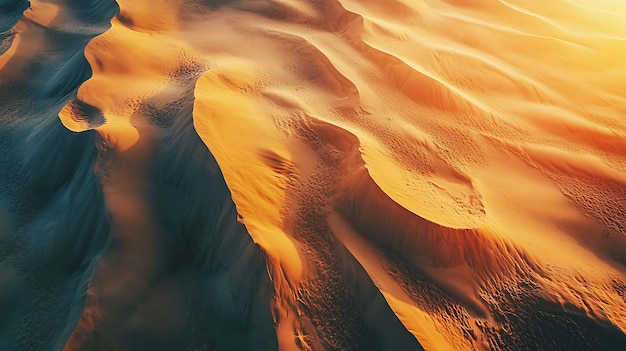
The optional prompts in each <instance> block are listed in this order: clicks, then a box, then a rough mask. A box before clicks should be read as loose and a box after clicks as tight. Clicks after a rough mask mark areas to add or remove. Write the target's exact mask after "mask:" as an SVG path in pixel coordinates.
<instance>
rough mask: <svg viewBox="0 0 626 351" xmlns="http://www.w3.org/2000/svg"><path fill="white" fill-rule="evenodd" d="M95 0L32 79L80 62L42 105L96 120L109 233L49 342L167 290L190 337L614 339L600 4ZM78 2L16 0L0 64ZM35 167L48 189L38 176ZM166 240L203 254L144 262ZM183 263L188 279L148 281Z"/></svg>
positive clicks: (617, 67) (609, 53) (618, 148)
mask: <svg viewBox="0 0 626 351" xmlns="http://www.w3.org/2000/svg"><path fill="white" fill-rule="evenodd" d="M118 2H119V4H120V5H119V6H120V10H119V13H117V14H116V15H115V17H114V18H113V20H112V23H111V27H110V28H108V30H106V32H104V33H103V34H102V35H99V36H97V37H96V38H94V39H93V40H91V41H90V42H89V44H88V45H87V47H86V49H85V51H84V57H83V56H82V55H81V54H76V55H74V56H72V58H71V59H70V60H69V61H67V62H63V63H62V64H61V63H59V62H54V65H55V66H54V67H60V69H58V72H57V73H56V74H55V75H54V76H53V77H54V79H50V81H51V82H50V83H49V84H45V87H44V88H42V96H44V97H45V100H46V101H48V100H49V104H50V105H51V106H53V107H52V108H50V110H54V109H56V105H55V104H57V105H58V104H62V103H65V101H67V99H69V98H70V96H72V95H73V94H74V90H75V85H76V84H77V83H76V82H79V81H81V79H82V80H84V77H85V76H86V75H87V73H89V72H87V71H88V70H87V67H86V66H85V64H84V62H83V61H84V59H85V58H86V60H87V62H88V63H89V68H90V69H91V72H92V73H93V74H92V76H91V78H90V79H89V80H87V81H86V82H85V83H84V84H82V85H81V86H80V88H79V89H78V91H77V93H76V95H77V96H76V99H75V100H74V101H72V102H70V103H68V104H66V105H64V106H63V107H62V108H61V106H58V107H59V108H60V109H61V111H60V113H59V118H60V120H61V122H62V123H63V125H64V126H65V127H66V128H67V129H69V130H71V131H73V132H87V133H90V134H88V135H90V136H91V135H94V136H96V137H95V140H94V141H93V143H94V144H95V145H96V146H97V148H98V149H97V155H98V157H97V163H96V164H95V173H96V174H97V175H98V181H99V183H100V184H99V186H101V187H102V193H103V197H104V200H103V201H104V202H103V204H102V206H105V204H106V212H107V217H106V222H107V223H109V222H110V224H111V226H112V230H111V231H110V235H111V237H112V240H114V241H115V242H120V243H123V245H120V246H118V247H114V248H113V249H110V251H107V252H106V253H105V255H103V256H102V257H100V256H98V257H97V259H95V262H94V265H96V267H93V268H94V269H95V273H94V276H93V277H91V280H90V283H89V289H88V290H87V297H86V299H87V301H86V304H85V308H84V309H83V310H82V311H81V312H82V317H81V319H80V321H79V322H78V326H76V328H73V327H72V326H67V328H68V330H65V331H64V332H68V333H69V332H70V331H69V329H73V331H72V332H71V336H70V338H69V341H68V342H67V343H66V344H65V348H64V349H65V350H68V351H70V350H81V349H85V348H90V347H93V345H96V344H97V343H98V338H97V337H96V336H97V335H99V333H101V332H102V334H103V335H105V339H104V340H105V341H102V342H105V343H107V345H109V346H111V345H115V343H116V342H118V340H121V341H119V342H120V345H121V346H120V347H122V348H124V347H126V348H131V341H128V340H126V339H124V337H123V336H124V335H125V334H124V333H125V329H124V328H126V327H128V328H129V330H132V331H137V330H139V331H142V329H141V327H138V326H137V325H141V323H145V320H149V319H150V318H149V316H151V311H160V308H161V307H162V306H160V303H159V301H160V299H161V298H167V299H169V301H173V302H172V303H171V306H173V307H172V310H171V312H172V313H174V314H176V313H175V312H176V311H182V310H185V311H186V308H190V307H189V306H185V305H184V303H182V302H180V301H187V300H185V299H193V301H194V303H198V305H192V308H197V307H198V306H205V307H206V305H209V307H207V308H205V309H202V312H201V313H196V314H194V316H195V317H193V318H199V319H198V320H201V322H198V321H195V322H194V323H197V325H202V326H203V327H204V328H206V330H209V331H208V332H207V331H205V333H208V334H209V336H206V334H204V336H202V337H198V340H203V342H204V341H206V340H208V341H206V343H205V346H206V347H217V348H220V347H221V348H228V347H240V348H246V349H250V347H252V345H254V347H257V348H260V349H264V348H268V349H276V348H278V349H280V350H324V349H328V350H334V349H342V350H344V349H345V350H348V349H354V350H367V349H384V350H397V349H409V350H412V349H416V350H419V349H422V348H423V349H426V350H473V349H479V350H490V349H494V350H497V349H511V348H513V349H525V348H529V347H532V346H529V345H543V344H545V345H549V344H550V343H555V342H563V343H564V344H563V345H565V346H564V347H570V346H571V347H584V346H585V345H583V343H587V344H586V346H587V347H596V348H600V349H603V348H606V349H611V348H616V347H619V345H620V344H621V343H622V341H623V340H624V335H625V334H626V301H624V299H623V297H624V286H625V284H624V281H626V272H625V269H624V265H625V264H626V258H625V257H626V239H625V238H626V236H625V235H624V234H625V232H624V230H625V229H624V228H625V227H624V221H625V220H626V218H624V216H623V214H621V213H619V211H618V210H617V209H619V208H622V207H623V206H624V205H626V204H624V199H625V198H626V197H624V196H623V194H626V192H625V191H626V190H625V189H626V178H625V176H624V170H626V157H625V155H624V152H623V150H624V148H625V147H626V141H625V140H626V138H625V136H626V124H624V122H623V119H622V118H621V117H622V116H623V114H624V113H625V112H626V103H625V101H624V97H623V96H621V95H620V94H621V91H622V90H621V89H622V88H623V85H622V84H621V83H620V82H622V81H625V80H624V79H622V78H625V79H626V76H625V74H626V71H624V70H623V68H622V66H621V63H620V62H621V61H620V60H623V58H625V57H626V46H625V45H624V41H623V39H624V38H625V37H626V33H624V31H623V27H620V26H619V25H617V24H618V23H621V21H622V17H620V15H619V13H620V12H619V11H620V9H621V8H620V7H619V6H620V5H619V4H613V3H607V4H604V3H603V4H594V3H592V2H591V1H583V0H577V2H572V1H565V0H563V1H559V2H557V3H555V4H557V5H545V7H540V6H539V5H532V4H529V3H528V2H526V1H517V0H515V1H513V0H512V1H479V2H474V3H471V4H470V3H467V2H458V1H419V2H410V1H395V2H392V3H389V2H384V1H369V2H365V3H363V2H359V1H351V0H341V1H337V0H325V1H315V2H305V1H303V2H296V3H294V2H288V1H253V2H232V3H231V2H209V3H206V2H196V1H183V0H180V1H174V2H172V1H165V0H163V1H157V2H149V1H121V0H120V1H118ZM92 3H93V4H92V5H93V6H86V7H85V8H84V9H83V10H82V11H84V12H80V11H75V12H71V11H67V9H66V8H63V7H62V6H60V7H59V6H56V5H54V3H46V2H38V1H36V2H34V6H33V9H32V10H30V12H29V13H28V14H26V15H25V17H26V19H23V20H21V21H20V22H19V23H18V25H17V26H16V30H17V31H18V36H17V37H16V39H15V41H14V43H13V45H12V46H11V48H10V49H9V51H7V53H6V54H5V55H2V56H1V57H0V71H1V72H2V74H3V75H2V77H3V78H14V77H19V76H20V75H21V74H25V73H24V72H26V71H27V67H28V66H27V65H26V63H28V62H30V61H31V60H35V59H39V58H37V55H36V52H37V48H38V47H46V45H47V43H46V40H49V33H48V32H49V31H54V33H56V34H55V35H64V34H68V33H70V34H72V33H73V34H74V35H75V34H76V32H80V31H81V30H84V31H85V33H86V34H89V35H92V34H93V35H95V34H98V33H101V32H102V31H103V30H104V29H107V26H108V21H109V19H108V18H106V14H108V13H110V15H111V16H113V14H114V13H113V12H117V10H115V11H112V10H111V9H112V7H111V6H113V5H114V2H112V1H109V2H107V1H98V0H94V1H92ZM587 3H588V4H587ZM594 6H595V7H594ZM113 7H115V6H113ZM588 7H593V8H595V9H596V10H595V11H588V10H589V8H588ZM560 9H566V10H564V11H557V10H560ZM607 11H608V12H610V13H616V14H615V15H611V16H607V15H606V12H607ZM72 16H77V18H73V17H72ZM78 17H80V18H78ZM109 17H110V16H109ZM72 19H75V20H76V21H72ZM79 19H80V20H79ZM105 19H106V20H105ZM105 22H106V23H105ZM59 33H60V34H59ZM206 33H219V35H217V34H216V35H207V34H206ZM24 43H29V45H24ZM503 46H506V48H507V50H502V47H503ZM35 67H36V66H35ZM5 71H6V72H5ZM16 96H18V95H17V94H16ZM24 99H25V100H24V101H26V102H28V100H27V99H26V98H24ZM20 101H21V100H20ZM51 121H52V120H47V122H46V123H43V124H41V125H39V126H38V127H37V128H36V130H35V131H34V132H33V133H32V134H31V135H30V138H29V140H28V142H29V143H32V144H31V145H38V146H37V147H34V148H33V150H28V152H26V153H25V154H26V155H27V156H26V159H27V160H31V161H29V162H26V164H25V166H24V168H25V169H26V170H27V173H28V174H29V175H28V176H29V179H30V180H29V181H30V182H31V183H32V184H35V183H37V182H43V183H45V181H43V180H41V179H40V178H41V177H40V176H38V175H37V174H36V171H35V170H36V168H37V167H36V166H35V165H36V164H38V163H37V162H36V161H33V160H40V159H41V156H38V155H42V154H45V152H46V148H47V147H48V145H49V144H50V143H51V142H52V141H51V140H54V138H55V137H56V136H57V135H64V136H66V135H65V134H63V133H59V130H57V129H53V128H50V130H51V131H50V132H48V129H47V128H48V127H50V126H54V125H53V124H52V123H51ZM53 132H54V133H53ZM72 135H74V134H72ZM76 135H82V134H76ZM78 138H80V137H78ZM39 139H41V140H39ZM67 140H69V138H68V139H67ZM72 140H74V139H72ZM81 140H82V139H81ZM71 145H75V144H73V142H69V141H68V142H67V144H66V147H67V148H68V149H69V148H70V146H71ZM94 151H96V150H94ZM55 159H56V158H55ZM90 160H92V161H96V159H90ZM68 162H69V161H68ZM42 167H44V168H46V169H54V167H56V166H54V162H50V161H47V162H45V163H43V165H42ZM57 171H58V169H57ZM57 171H55V172H54V173H52V175H53V177H51V179H50V183H51V184H49V187H50V189H48V191H52V190H55V191H56V190H58V189H57V188H59V189H62V185H63V184H64V183H63V182H64V181H65V180H59V179H64V178H63V177H65V176H67V174H65V173H64V172H61V171H58V172H59V174H57ZM83 171H84V173H86V174H87V173H89V169H87V168H85V169H84V170H83ZM69 173H71V172H69ZM155 174H156V175H155ZM77 177H78V176H77ZM81 179H82V178H80V179H78V180H77V182H78V181H79V180H81ZM89 179H91V178H89ZM59 184H60V185H59ZM76 184H80V183H79V182H78V183H76ZM89 184H90V185H93V184H91V183H89ZM53 188H54V189H53ZM79 189H80V187H78V186H74V187H73V188H72V189H71V190H72V192H71V193H72V194H74V193H80V191H79ZM59 191H60V190H59ZM172 194H173V195H172ZM589 194H592V195H589ZM593 194H597V196H593ZM155 199H156V200H155ZM94 201H95V202H97V201H96V200H94ZM98 201H100V200H98ZM191 233H193V235H192V234H191ZM187 236H192V237H194V238H195V239H193V240H191V239H189V238H187ZM196 236H197V237H196ZM172 238H174V239H172ZM181 238H185V239H181ZM170 240H172V241H170ZM176 240H181V241H185V240H190V242H191V243H192V244H189V245H190V246H193V247H194V250H195V251H192V252H194V253H195V255H196V256H193V257H199V258H197V259H196V260H195V261H193V262H191V263H189V262H185V263H184V264H183V263H181V265H182V266H184V267H186V266H185V265H189V266H192V267H201V268H202V269H206V271H201V272H202V273H201V274H198V276H194V275H193V274H192V273H189V272H187V273H185V274H188V276H189V275H191V276H193V278H179V277H178V276H177V273H178V272H179V271H176V270H174V272H171V271H170V270H169V269H170V268H169V267H170V266H169V264H170V260H171V261H175V262H178V261H177V260H178V259H179V258H177V257H178V256H177V253H171V252H170V246H171V247H178V246H177V245H174V244H172V242H177V241H176ZM194 240H196V241H194ZM195 247H197V249H195ZM133 252H136V253H140V255H139V256H141V257H139V256H133ZM185 255H188V253H187V252H185V254H184V255H183V254H181V256H185ZM181 260H183V261H184V259H181ZM177 264H179V263H177ZM185 272H186V271H185ZM206 272H210V273H206ZM216 272H218V273H216ZM181 275H182V274H181ZM178 279H180V280H178ZM185 279H187V280H185ZM194 279H196V280H197V281H200V282H202V284H206V286H208V288H206V290H199V291H202V292H203V293H206V294H207V295H206V296H208V297H207V298H206V300H205V301H203V298H202V297H200V298H198V297H197V296H191V297H190V296H187V295H185V297H184V298H180V299H178V295H176V293H175V292H174V293H172V291H175V290H176V289H174V288H172V286H185V287H186V286H187V284H191V283H190V281H193V280H194ZM120 282H121V283H120ZM199 284H200V283H199ZM224 286H225V288H224ZM152 289H154V290H155V291H157V292H156V293H154V294H152V293H151V292H150V291H151V290H152ZM257 291H258V292H259V293H258V294H256V292H257ZM190 295H192V294H191V293H190ZM203 296H204V295H203ZM144 298H146V300H147V301H144ZM198 301H200V302H198ZM126 311H131V312H126ZM73 313H77V312H76V311H73ZM202 313H207V314H208V313H213V314H214V315H216V316H218V317H219V318H222V319H216V320H218V321H219V322H214V324H211V323H207V322H206V321H204V322H202V318H204V317H202V316H200V317H198V315H202ZM146 316H148V317H146ZM181 318H182V317H181ZM190 318H191V317H190ZM216 318H217V317H216ZM137 321H140V322H137ZM142 321H143V322H142ZM222 321H227V322H224V323H221V322H222ZM133 323H138V324H133ZM202 323H205V324H202ZM238 323H239V324H238ZM148 324H149V323H148ZM240 324H241V325H243V326H244V327H241V328H239V327H238V326H239V325H240ZM163 325H165V326H166V327H164V329H167V330H168V331H172V330H174V329H175V328H174V327H173V324H167V323H164V324H163ZM194 325H196V324H194ZM231 325H235V326H234V327H232V329H229V328H230V327H231ZM142 326H143V327H145V328H146V330H151V329H150V328H149V327H147V326H146V325H142ZM170 326H171V328H170ZM132 328H137V329H132ZM242 330H243V331H242ZM543 330H546V334H547V336H546V339H542V335H543V334H542V333H543ZM548 331H553V332H554V335H566V336H567V338H564V339H566V340H555V339H554V338H557V337H558V336H554V335H551V334H550V333H549V332H548ZM162 334H163V335H169V334H168V333H166V332H163V333H162ZM544 336H545V335H544ZM164 338H165V337H164ZM203 338H204V339H203ZM61 339H62V337H61ZM182 339H183V338H181V337H178V336H172V339H171V340H176V341H171V342H173V343H174V344H176V342H178V341H177V340H182ZM164 340H165V339H164ZM59 342H61V343H62V341H59ZM568 342H569V343H570V344H567V343H568ZM124 343H126V344H124ZM181 343H182V342H181ZM211 343H213V344H211ZM231 343H232V344H231ZM168 345H169V344H168ZM177 345H178V344H177ZM207 345H208V346H207ZM233 345H236V346H233ZM259 345H260V346H259ZM568 345H569V346H568ZM581 345H583V346H581ZM111 347H113V346H111ZM163 347H165V346H163ZM189 347H190V348H191V347H192V346H189Z"/></svg>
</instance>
